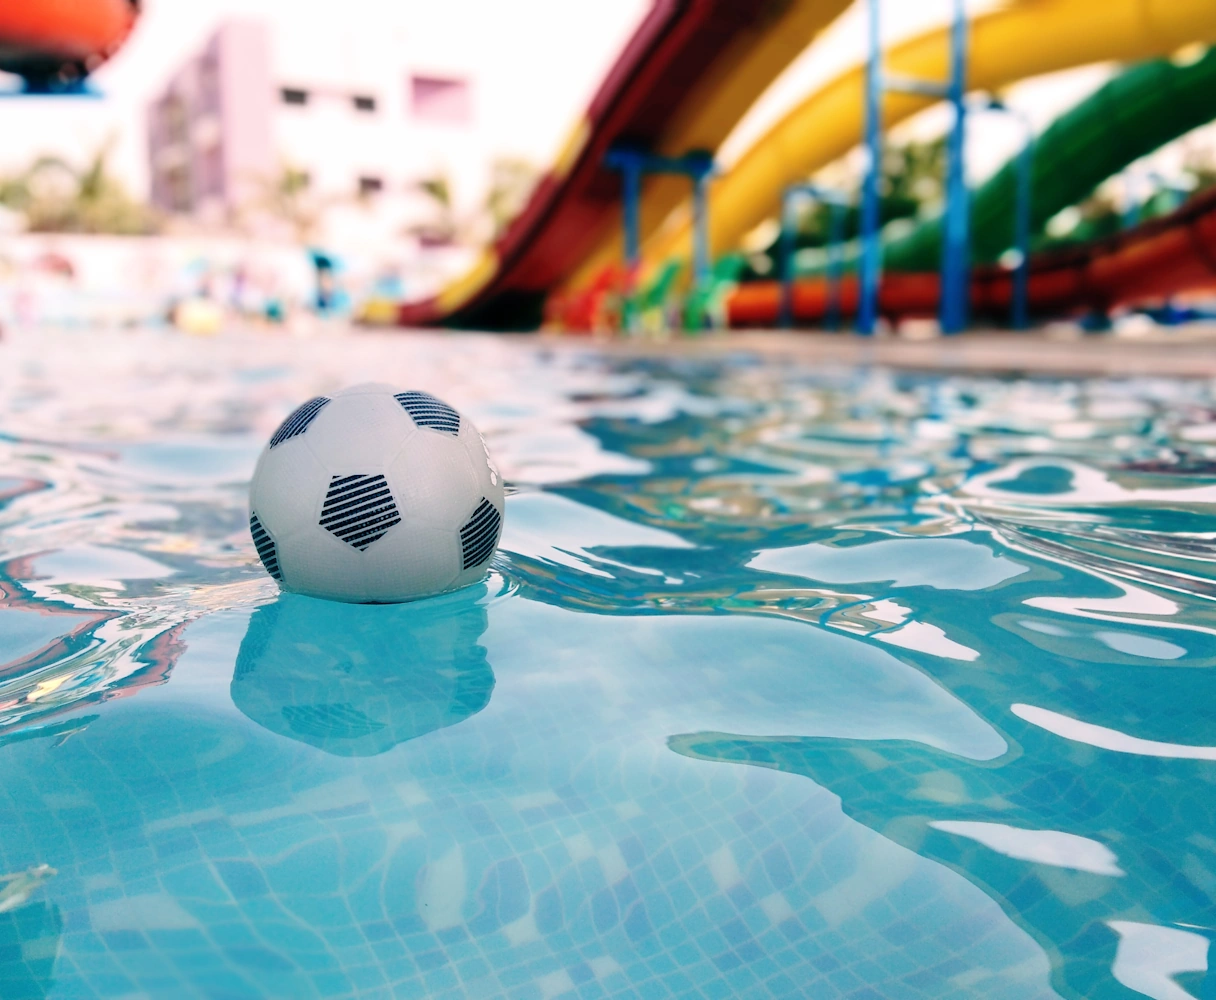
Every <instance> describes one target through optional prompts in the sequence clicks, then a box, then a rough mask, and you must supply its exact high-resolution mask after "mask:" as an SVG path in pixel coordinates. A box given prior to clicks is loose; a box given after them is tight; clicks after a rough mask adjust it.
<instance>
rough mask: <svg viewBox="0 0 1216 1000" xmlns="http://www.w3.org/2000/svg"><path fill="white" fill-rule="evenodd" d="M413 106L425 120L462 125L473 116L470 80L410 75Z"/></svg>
mask: <svg viewBox="0 0 1216 1000" xmlns="http://www.w3.org/2000/svg"><path fill="white" fill-rule="evenodd" d="M410 109H411V110H412V111H413V113H414V117H415V118H421V119H422V120H424V121H431V122H445V123H448V124H455V125H461V124H464V123H466V122H468V121H469V119H470V118H472V117H473V102H472V100H471V97H470V94H469V81H468V80H465V79H462V78H461V77H451V76H412V77H410Z"/></svg>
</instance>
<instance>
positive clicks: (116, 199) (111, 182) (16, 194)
mask: <svg viewBox="0 0 1216 1000" xmlns="http://www.w3.org/2000/svg"><path fill="white" fill-rule="evenodd" d="M113 145H114V139H113V137H111V138H110V139H108V140H107V141H106V142H105V143H103V144H102V145H101V147H100V148H99V149H98V150H97V151H96V152H95V153H94V154H93V155H92V157H91V158H90V159H89V161H88V162H87V163H86V164H85V165H84V167H83V168H78V167H75V166H73V165H72V164H70V163H68V162H67V161H66V160H64V159H62V158H61V157H58V156H40V157H39V158H38V159H36V160H35V161H34V162H33V163H32V164H30V166H28V167H26V168H25V169H24V170H21V171H18V172H17V173H15V174H11V175H8V176H5V177H0V204H2V205H4V206H5V207H6V208H10V209H12V210H14V211H17V212H21V213H22V214H23V215H25V217H26V223H27V225H28V227H29V229H30V230H31V231H32V232H42V233H112V234H119V235H136V234H143V233H151V232H154V231H155V230H156V221H157V220H156V218H155V216H154V215H153V214H152V212H151V211H150V210H149V209H148V207H147V206H145V205H143V204H141V203H140V202H138V201H136V200H135V199H134V198H132V197H131V196H130V195H129V194H128V193H127V190H126V188H124V187H123V185H122V183H121V182H120V181H119V180H118V179H117V178H115V177H114V176H113V175H112V174H111V173H110V169H109V158H110V152H111V150H112V148H113Z"/></svg>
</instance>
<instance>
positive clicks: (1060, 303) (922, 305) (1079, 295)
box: [728, 48, 1216, 326]
mask: <svg viewBox="0 0 1216 1000" xmlns="http://www.w3.org/2000/svg"><path fill="white" fill-rule="evenodd" d="M1213 118H1216V48H1212V49H1210V50H1208V51H1207V52H1206V53H1195V54H1194V55H1191V56H1190V57H1189V58H1187V59H1185V60H1183V59H1176V60H1152V61H1150V62H1147V63H1142V64H1140V65H1138V66H1134V67H1132V68H1131V69H1129V70H1127V71H1126V72H1124V73H1121V74H1120V75H1118V76H1116V77H1114V78H1113V79H1111V80H1110V81H1108V82H1107V83H1106V84H1105V85H1104V86H1102V87H1101V88H1099V89H1098V90H1097V91H1096V92H1094V93H1093V94H1091V95H1090V96H1089V97H1087V98H1085V99H1084V100H1083V101H1081V102H1080V103H1078V104H1077V105H1076V106H1075V107H1073V108H1071V109H1070V110H1068V111H1066V112H1065V113H1064V114H1062V115H1061V116H1060V117H1059V118H1057V119H1056V121H1055V122H1053V123H1052V125H1051V126H1050V127H1049V128H1048V129H1046V130H1045V131H1044V132H1043V134H1042V135H1041V136H1040V137H1039V138H1038V141H1037V144H1036V150H1035V169H1034V187H1033V192H1034V195H1033V213H1032V231H1034V232H1037V231H1039V230H1040V229H1041V228H1042V226H1043V224H1044V223H1045V222H1046V221H1047V219H1049V218H1050V217H1051V216H1053V215H1055V214H1056V213H1057V212H1059V211H1060V210H1061V209H1063V208H1066V207H1067V206H1069V205H1072V204H1075V203H1076V202H1077V201H1079V200H1080V199H1081V198H1083V197H1084V196H1085V195H1087V194H1088V193H1089V192H1090V191H1092V190H1093V188H1094V187H1095V186H1097V185H1098V184H1099V183H1100V182H1101V181H1103V180H1105V179H1106V178H1107V177H1109V176H1111V175H1113V174H1115V173H1118V172H1119V171H1120V170H1123V169H1124V168H1125V167H1127V165H1128V164H1130V163H1132V162H1133V161H1135V160H1137V159H1139V158H1140V157H1141V156H1144V155H1145V154H1147V153H1150V152H1152V151H1153V150H1155V149H1157V148H1159V147H1160V146H1162V145H1164V144H1165V143H1167V142H1170V141H1171V140H1173V139H1176V138H1178V137H1179V136H1181V135H1185V134H1186V133H1187V132H1189V131H1191V130H1192V129H1194V128H1197V127H1199V126H1201V125H1204V124H1206V123H1207V122H1209V121H1211V120H1212V119H1213ZM1015 172H1016V161H1010V162H1009V163H1008V164H1006V165H1005V166H1004V167H1003V168H1002V169H1001V170H999V171H997V173H996V174H995V175H994V176H993V177H992V178H991V179H990V180H989V181H988V182H986V183H985V184H983V185H982V186H981V187H980V188H979V189H978V190H977V191H976V192H975V194H974V196H973V202H972V204H973V222H974V224H975V231H974V239H973V250H974V259H975V260H976V262H977V263H980V264H985V263H986V264H991V263H993V262H994V261H995V260H996V259H997V257H998V256H999V255H1000V254H1001V253H1002V252H1003V251H1004V250H1006V249H1008V247H1009V246H1010V245H1011V243H1012V242H1013V236H1012V227H1013V204H1014V199H1015V195H1014V188H1015V184H1016V178H1015ZM1188 212H1189V209H1188ZM1177 218H1178V220H1179V224H1180V225H1183V224H1185V225H1189V224H1190V221H1191V217H1190V215H1189V214H1187V213H1183V214H1182V215H1179V216H1178V217H1177ZM1166 228H1167V229H1168V228H1169V227H1168V226H1167V227H1166ZM1146 233H1147V234H1151V235H1152V236H1153V237H1154V238H1157V237H1161V238H1162V242H1161V243H1160V245H1161V246H1168V245H1170V242H1169V240H1167V239H1165V237H1164V233H1163V232H1161V231H1159V230H1158V229H1157V228H1155V227H1154V228H1150V229H1148V230H1141V231H1138V232H1137V233H1136V234H1133V235H1130V236H1129V237H1128V240H1127V241H1116V242H1115V243H1113V244H1112V243H1110V242H1108V241H1101V242H1099V243H1096V244H1095V245H1094V246H1093V247H1089V248H1077V249H1075V250H1073V251H1070V252H1064V253H1055V254H1048V255H1045V256H1042V257H1040V258H1039V259H1037V260H1036V261H1035V262H1034V265H1033V266H1034V274H1035V282H1033V283H1032V291H1034V292H1035V293H1036V296H1035V298H1034V299H1033V300H1032V303H1031V305H1032V307H1033V308H1034V309H1035V310H1036V311H1037V312H1039V313H1040V314H1051V313H1056V314H1059V313H1068V312H1077V311H1084V310H1088V309H1105V308H1109V307H1111V306H1114V305H1119V304H1123V303H1127V302H1133V301H1136V300H1137V299H1148V300H1152V299H1155V298H1156V299H1159V298H1161V297H1164V296H1166V295H1168V294H1169V293H1170V292H1171V290H1174V291H1184V290H1186V289H1187V288H1188V287H1191V286H1190V285H1188V284H1187V282H1191V283H1192V284H1193V283H1195V282H1198V285H1199V286H1200V287H1203V286H1205V285H1206V284H1207V283H1208V282H1207V281H1206V280H1204V274H1203V273H1202V269H1201V272H1200V273H1198V274H1190V272H1188V270H1187V269H1186V268H1185V267H1181V266H1180V269H1179V271H1178V273H1177V275H1176V276H1175V275H1174V274H1173V272H1171V271H1170V270H1169V269H1165V270H1162V271H1161V272H1159V273H1157V274H1155V275H1153V277H1152V278H1151V280H1150V281H1148V283H1147V284H1145V283H1144V282H1141V281H1140V280H1139V279H1138V277H1137V280H1135V281H1132V280H1131V278H1132V277H1133V276H1126V277H1125V278H1124V279H1122V280H1123V281H1124V284H1123V285H1122V286H1120V287H1111V288H1105V287H1102V288H1099V287H1098V286H1095V285H1094V284H1093V283H1092V282H1090V281H1088V280H1081V279H1080V276H1081V275H1084V274H1086V273H1092V265H1093V264H1094V261H1095V260H1098V259H1101V260H1103V261H1105V263H1104V265H1103V267H1104V268H1107V269H1109V268H1110V267H1112V266H1116V267H1117V264H1112V263H1111V261H1112V260H1113V255H1115V254H1124V253H1126V252H1127V247H1128V246H1136V247H1137V250H1136V254H1137V255H1139V254H1141V253H1143V252H1144V251H1143V247H1142V246H1141V244H1142V242H1143V240H1144V239H1145V238H1147V237H1146V235H1145V234H1146ZM940 255H941V221H940V219H933V220H930V221H928V222H925V223H922V224H921V225H919V226H918V227H917V228H916V229H915V230H913V231H912V232H911V233H910V234H908V235H906V236H904V237H902V238H900V239H895V240H892V241H890V242H888V244H887V245H886V247H885V248H884V264H885V266H886V268H887V272H886V275H885V277H884V283H885V284H886V285H888V286H889V287H886V288H884V289H883V291H882V299H881V301H882V304H883V306H884V308H885V309H886V310H887V313H888V315H891V316H895V317H898V316H908V315H932V313H933V311H934V307H935V303H936V301H937V300H936V298H935V296H936V295H937V289H938V284H937V277H936V275H935V274H934V273H933V272H934V271H935V270H936V268H937V266H938V262H939V260H940ZM855 257H856V248H855V247H851V248H850V261H849V263H850V264H852V263H855V259H854V258H855ZM1120 259H1123V258H1120ZM1128 259H1130V258H1128ZM1153 259H1158V258H1157V257H1156V256H1155V251H1154V256H1153ZM1181 263H1182V262H1180V265H1181ZM900 272H912V273H909V274H903V273H900ZM916 272H920V273H916ZM1103 273H1107V271H1103ZM1047 275H1050V278H1048V277H1047ZM976 280H977V282H978V284H977V287H976V289H975V291H974V297H975V302H976V306H977V308H979V309H981V311H986V313H987V315H988V316H989V317H990V318H993V319H999V318H1002V317H1003V316H1005V315H1007V314H1008V308H1009V301H1008V297H1009V290H1010V285H1009V281H1008V280H1007V276H1006V277H1005V278H1002V276H1001V274H1000V272H999V271H998V270H997V269H994V268H986V269H985V268H981V269H980V270H978V271H977V272H976ZM1171 284H1173V285H1174V287H1173V288H1171ZM848 285H849V290H848V291H847V292H846V293H845V295H844V297H845V298H846V299H850V298H851V297H852V296H854V295H855V289H856V285H855V282H853V281H852V279H850V281H849V283H848ZM1069 289H1071V290H1072V295H1073V297H1072V298H1070V297H1069V295H1068V294H1067V292H1068V290H1069ZM828 297H829V290H828V285H827V283H826V281H825V279H824V275H823V273H822V269H815V271H812V272H810V273H809V274H808V273H806V272H804V273H803V275H802V277H801V278H800V279H799V281H798V282H797V283H796V286H795V292H794V303H795V312H796V316H797V318H798V319H799V320H800V321H804V322H814V321H819V320H822V319H824V318H825V311H826V307H827V302H828ZM780 300H781V289H780V287H779V286H778V285H777V284H776V283H775V282H749V283H748V285H747V287H746V289H745V290H743V291H741V292H737V293H736V294H735V296H734V298H733V300H732V302H731V304H730V306H728V312H729V313H730V314H731V315H732V316H733V317H734V319H735V321H736V322H738V323H741V324H743V325H751V326H756V325H764V324H770V325H771V324H773V323H775V322H776V321H777V319H778V316H779V311H780Z"/></svg>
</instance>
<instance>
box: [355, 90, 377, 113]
mask: <svg viewBox="0 0 1216 1000" xmlns="http://www.w3.org/2000/svg"><path fill="white" fill-rule="evenodd" d="M350 100H351V103H352V104H353V105H354V106H355V110H356V111H375V110H376V99H375V98H374V97H372V96H371V95H370V94H355V95H354V96H353V97H351V99H350Z"/></svg>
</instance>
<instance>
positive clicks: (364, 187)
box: [359, 174, 384, 198]
mask: <svg viewBox="0 0 1216 1000" xmlns="http://www.w3.org/2000/svg"><path fill="white" fill-rule="evenodd" d="M383 190H384V179H383V178H382V177H375V176H372V175H370V174H365V175H364V176H362V177H360V178H359V197H360V198H366V197H367V196H368V195H373V194H379V193H380V192H381V191H383Z"/></svg>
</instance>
